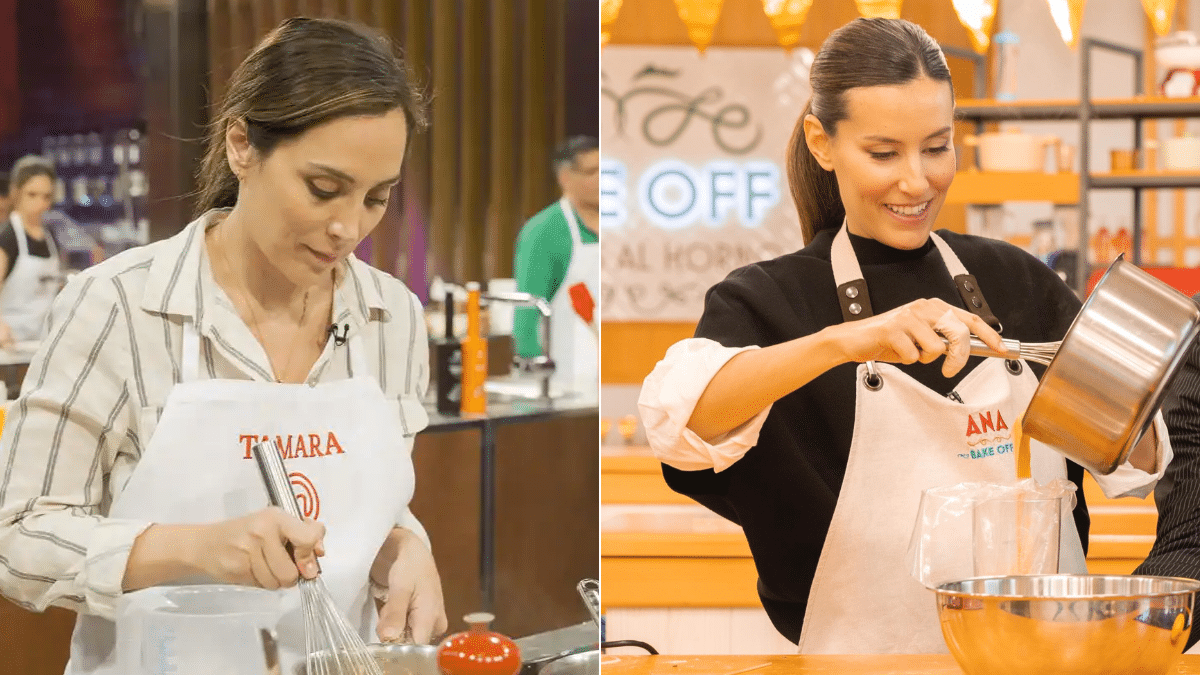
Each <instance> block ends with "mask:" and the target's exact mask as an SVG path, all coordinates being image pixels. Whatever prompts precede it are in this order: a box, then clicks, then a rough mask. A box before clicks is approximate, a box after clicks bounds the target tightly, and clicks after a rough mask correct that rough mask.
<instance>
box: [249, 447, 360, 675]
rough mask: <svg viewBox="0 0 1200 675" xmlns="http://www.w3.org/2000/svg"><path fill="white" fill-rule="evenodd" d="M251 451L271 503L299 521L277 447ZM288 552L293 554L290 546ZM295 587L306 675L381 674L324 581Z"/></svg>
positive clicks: (303, 583)
mask: <svg viewBox="0 0 1200 675" xmlns="http://www.w3.org/2000/svg"><path fill="white" fill-rule="evenodd" d="M253 450H254V458H255V460H257V461H258V469H259V471H260V472H261V473H262V477H263V482H264V483H266V486H267V496H268V497H269V498H270V500H271V504H272V505H273V506H277V507H279V508H281V509H283V510H284V511H286V512H287V513H288V514H290V515H293V516H295V517H297V518H302V517H303V516H302V515H301V512H300V506H299V504H297V503H296V494H295V493H294V492H292V484H291V480H290V479H289V478H288V473H287V469H286V468H284V465H283V455H282V454H280V452H279V447H278V446H277V445H275V442H274V441H272V440H270V439H267V440H264V441H262V442H261V443H255V444H254V447H253ZM288 552H289V553H292V550H291V545H290V544H289V545H288ZM297 586H298V587H299V589H300V603H301V610H302V611H303V612H304V646H305V651H306V652H307V653H308V658H307V661H306V663H305V666H306V667H305V670H304V672H305V674H306V675H383V672H382V671H381V670H380V668H379V664H378V663H376V662H375V658H374V657H373V656H372V655H371V652H370V651H368V650H367V645H366V643H365V642H363V639H362V636H360V635H359V634H358V631H356V630H355V629H354V627H353V626H351V625H350V623H349V622H348V621H346V619H345V618H344V617H343V616H342V613H341V611H340V610H339V609H338V608H337V604H336V603H335V602H334V601H333V596H332V595H331V594H330V592H329V589H328V588H327V587H326V586H325V581H324V579H322V578H321V576H320V575H319V574H318V575H317V577H316V578H315V579H305V578H301V579H300V581H299V583H298V584H297Z"/></svg>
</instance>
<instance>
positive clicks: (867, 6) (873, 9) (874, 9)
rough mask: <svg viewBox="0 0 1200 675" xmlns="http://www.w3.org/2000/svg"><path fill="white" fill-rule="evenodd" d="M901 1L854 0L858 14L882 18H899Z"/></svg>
mask: <svg viewBox="0 0 1200 675" xmlns="http://www.w3.org/2000/svg"><path fill="white" fill-rule="evenodd" d="M677 1H678V0H677ZM901 2H902V0H854V4H855V5H856V6H857V7H858V13H859V15H861V16H865V17H867V18H876V17H879V18H883V19H899V18H900V3H901Z"/></svg>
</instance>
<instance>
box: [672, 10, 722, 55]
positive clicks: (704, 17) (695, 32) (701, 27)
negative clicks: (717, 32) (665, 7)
mask: <svg viewBox="0 0 1200 675" xmlns="http://www.w3.org/2000/svg"><path fill="white" fill-rule="evenodd" d="M724 2H725V0H675V11H677V12H678V13H679V18H680V19H681V20H682V21H683V25H684V26H687V32H688V38H689V39H691V41H692V44H694V45H696V49H699V50H700V51H701V52H703V51H704V50H705V49H707V48H708V45H709V44H711V43H712V36H713V30H714V29H716V27H717V20H718V19H720V18H721V5H722V4H724Z"/></svg>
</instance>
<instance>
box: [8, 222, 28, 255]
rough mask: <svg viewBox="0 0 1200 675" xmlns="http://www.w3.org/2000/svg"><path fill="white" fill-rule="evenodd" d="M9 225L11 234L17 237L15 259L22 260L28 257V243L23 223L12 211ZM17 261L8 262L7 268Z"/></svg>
mask: <svg viewBox="0 0 1200 675" xmlns="http://www.w3.org/2000/svg"><path fill="white" fill-rule="evenodd" d="M8 221H9V223H11V224H12V228H13V234H15V235H17V257H18V258H24V257H25V256H27V255H29V242H28V240H27V239H26V238H25V223H23V222H21V216H19V215H17V213H16V212H15V211H14V212H13V213H11V214H9V218H8ZM16 262H17V261H15V260H11V261H9V263H8V264H9V266H10V267H11V266H12V265H15V264H16Z"/></svg>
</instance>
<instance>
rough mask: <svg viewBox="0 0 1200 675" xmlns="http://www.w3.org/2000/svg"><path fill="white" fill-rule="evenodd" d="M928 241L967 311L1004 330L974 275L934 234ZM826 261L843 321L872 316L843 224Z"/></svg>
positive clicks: (933, 233) (995, 327) (865, 288)
mask: <svg viewBox="0 0 1200 675" xmlns="http://www.w3.org/2000/svg"><path fill="white" fill-rule="evenodd" d="M929 238H930V239H931V240H932V241H933V245H934V246H935V247H937V250H938V253H940V254H941V256H942V261H943V262H944V263H945V264H946V270H947V271H948V272H950V276H951V277H953V279H954V285H955V287H956V288H958V293H959V297H961V298H962V301H963V304H964V305H966V307H967V310H968V311H970V312H971V313H972V314H975V315H976V316H978V317H979V318H981V319H983V320H984V321H986V322H987V323H988V325H989V326H991V327H992V328H994V329H995V330H996V331H997V332H1000V331H1001V330H1003V329H1004V326H1003V325H1002V324H1001V323H1000V320H999V319H998V318H996V315H995V314H993V313H992V309H991V307H989V306H988V304H987V300H985V299H984V297H983V292H982V291H981V290H980V289H979V282H978V281H977V280H976V279H975V277H974V275H972V274H971V273H970V272H967V268H966V267H965V266H963V264H962V261H961V260H959V258H958V256H957V255H956V254H955V253H954V251H953V250H952V249H951V248H950V246H949V245H948V244H947V243H946V242H945V240H943V239H942V238H941V237H939V236H938V235H937V233H936V232H930V233H929ZM829 257H830V261H831V262H832V264H833V281H834V283H835V284H837V295H838V304H839V305H841V308H842V320H843V321H857V320H858V319H865V318H867V317H870V316H874V315H875V314H874V310H873V309H872V308H871V299H870V297H869V295H868V293H867V282H866V281H864V280H863V274H862V269H861V268H860V267H859V265H858V258H857V256H855V255H854V247H853V246H852V245H851V244H850V235H849V234H848V233H847V228H846V224H845V222H844V221H843V223H842V227H841V229H839V230H838V233H837V235H836V236H834V238H833V245H832V247H831V248H830V254H829Z"/></svg>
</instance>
